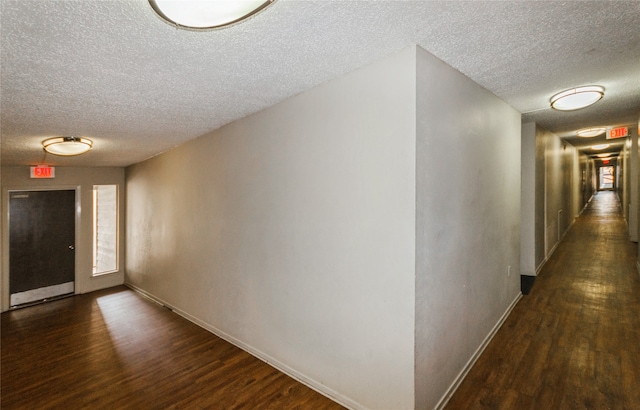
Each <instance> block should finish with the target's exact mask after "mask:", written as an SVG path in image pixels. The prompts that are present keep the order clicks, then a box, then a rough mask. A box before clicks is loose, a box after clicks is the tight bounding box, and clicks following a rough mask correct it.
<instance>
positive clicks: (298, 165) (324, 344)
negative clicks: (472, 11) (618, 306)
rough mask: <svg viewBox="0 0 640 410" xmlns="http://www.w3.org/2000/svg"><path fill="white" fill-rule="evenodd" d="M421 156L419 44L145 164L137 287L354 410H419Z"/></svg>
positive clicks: (140, 173)
mask: <svg viewBox="0 0 640 410" xmlns="http://www.w3.org/2000/svg"><path fill="white" fill-rule="evenodd" d="M415 150H416V146H415V49H414V48H410V49H406V50H404V51H402V52H401V53H399V54H397V55H395V56H392V57H390V58H387V59H384V60H382V61H379V62H377V63H375V64H373V65H370V66H368V67H365V68H363V69H360V70H357V71H355V72H352V73H350V74H347V75H345V76H343V77H340V78H338V79H336V80H333V81H331V82H328V83H325V84H323V85H321V86H319V87H317V88H314V89H312V90H310V91H307V92H305V93H303V94H301V95H298V96H296V97H294V98H291V99H289V100H286V101H284V102H282V103H280V104H277V105H276V106H273V107H271V108H269V109H267V110H265V111H262V112H260V113H257V114H254V115H251V116H249V117H247V118H245V119H242V120H240V121H237V122H235V123H232V124H230V125H228V126H226V127H224V128H222V129H219V130H217V131H215V132H212V133H211V134H209V135H206V136H204V137H201V138H198V139H196V140H194V141H191V142H189V143H187V144H185V145H183V146H181V147H178V148H177V149H174V150H172V151H169V152H167V153H165V154H162V155H160V156H157V157H155V158H153V159H151V160H148V161H146V162H144V163H141V164H138V165H135V166H132V167H130V168H128V169H127V195H128V201H127V227H128V229H127V282H128V283H130V284H131V285H133V286H135V287H137V288H139V289H141V290H143V291H145V292H147V293H149V294H151V295H153V296H154V297H156V298H157V299H159V300H162V301H164V302H165V303H167V304H168V305H170V306H172V307H174V308H175V309H177V311H179V312H181V313H182V314H184V315H186V316H188V317H190V318H192V320H194V321H196V322H198V323H200V324H202V325H203V326H205V327H206V328H208V329H210V330H212V331H214V332H216V333H218V334H220V335H222V336H224V337H226V338H227V339H228V340H231V341H233V342H234V343H236V344H238V345H240V346H242V347H244V348H245V349H247V350H249V351H250V352H252V353H254V354H256V355H257V356H259V357H262V358H264V359H266V360H268V361H269V362H270V363H272V364H274V365H275V366H276V367H279V368H281V369H283V370H285V371H286V372H287V373H289V374H292V375H294V376H296V377H298V378H300V379H302V380H304V381H305V382H307V383H309V384H311V385H312V386H314V387H315V388H316V389H318V390H321V391H323V392H324V393H326V394H328V395H330V396H331V397H333V398H334V399H337V400H338V401H340V402H342V403H344V404H346V405H348V406H350V407H353V408H369V409H397V410H401V409H410V408H413V405H414V401H413V399H414V391H413V388H414V356H413V353H414V319H415V318H414V298H415V200H416V198H415V185H416V181H415V161H416V159H415V158H416V153H415ZM514 264H515V262H514Z"/></svg>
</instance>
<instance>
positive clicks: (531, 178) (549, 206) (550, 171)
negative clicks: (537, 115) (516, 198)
mask: <svg viewBox="0 0 640 410" xmlns="http://www.w3.org/2000/svg"><path fill="white" fill-rule="evenodd" d="M522 144H523V145H522V156H523V158H522V172H523V174H522V175H523V180H522V181H523V186H522V205H521V206H522V209H523V210H525V212H523V219H522V230H521V232H522V236H523V237H522V249H521V253H522V258H521V269H522V272H523V274H524V275H530V276H533V275H535V274H537V272H538V271H539V270H540V268H541V267H542V266H543V265H544V263H545V262H546V260H547V259H548V258H549V256H551V254H552V253H553V251H554V249H555V247H556V246H557V245H558V243H559V242H560V240H561V239H562V237H563V236H564V234H566V232H567V231H568V230H569V228H570V227H571V226H572V225H573V222H574V221H575V218H577V217H578V215H580V212H581V211H582V209H583V208H584V205H586V203H587V201H588V200H589V199H590V198H591V194H592V193H593V178H592V175H593V174H592V173H593V172H595V171H594V166H593V161H592V160H590V159H588V158H587V157H586V156H585V155H583V154H580V153H579V151H578V150H577V149H576V148H575V147H574V146H572V145H571V144H569V143H567V142H564V141H563V140H562V139H561V138H560V137H558V136H557V135H555V134H553V133H552V132H549V131H547V130H545V129H544V128H542V127H540V126H538V125H537V124H535V123H526V124H523V125H522ZM532 155H535V159H532V158H531V156H532ZM532 167H533V169H532ZM583 176H584V179H583Z"/></svg>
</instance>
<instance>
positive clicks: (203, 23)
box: [149, 0, 275, 30]
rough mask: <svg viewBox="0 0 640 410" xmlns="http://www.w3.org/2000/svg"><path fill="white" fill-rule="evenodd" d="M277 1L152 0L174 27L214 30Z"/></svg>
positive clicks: (238, 20)
mask: <svg viewBox="0 0 640 410" xmlns="http://www.w3.org/2000/svg"><path fill="white" fill-rule="evenodd" d="M274 1H275V0H149V4H150V5H151V7H152V8H153V10H154V11H155V12H156V13H157V14H158V15H159V16H160V17H162V18H163V19H164V20H165V21H167V22H168V23H169V24H171V25H172V26H175V27H178V28H184V29H191V30H212V29H217V28H223V27H226V26H230V25H232V24H235V23H239V22H241V21H243V20H246V19H248V18H249V17H251V16H253V15H255V14H256V13H258V12H260V11H262V10H264V9H265V8H266V7H267V6H269V5H270V4H271V3H273V2H274Z"/></svg>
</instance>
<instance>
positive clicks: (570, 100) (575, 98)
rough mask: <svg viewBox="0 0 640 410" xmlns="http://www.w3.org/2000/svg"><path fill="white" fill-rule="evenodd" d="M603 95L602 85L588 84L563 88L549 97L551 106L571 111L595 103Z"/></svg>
mask: <svg viewBox="0 0 640 410" xmlns="http://www.w3.org/2000/svg"><path fill="white" fill-rule="evenodd" d="M603 96H604V87H601V86H599V85H589V86H586V87H576V88H572V89H570V90H565V91H563V92H561V93H558V94H556V95H554V96H553V97H551V100H550V102H551V108H553V109H556V110H559V111H573V110H579V109H580V108H584V107H588V106H590V105H591V104H595V103H597V102H598V101H600V99H601V98H602V97H603Z"/></svg>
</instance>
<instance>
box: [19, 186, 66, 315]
mask: <svg viewBox="0 0 640 410" xmlns="http://www.w3.org/2000/svg"><path fill="white" fill-rule="evenodd" d="M75 195H76V193H75V191H13V192H11V194H10V199H9V231H10V232H9V290H10V293H11V299H12V302H11V304H12V305H16V304H22V303H26V302H33V301H35V300H38V299H47V298H50V297H53V296H59V295H60V294H65V293H73V286H74V285H73V282H74V278H75ZM63 284H64V285H63ZM69 286H71V289H69ZM51 292H53V293H54V294H51ZM55 293H58V294H55ZM16 294H19V295H18V296H16ZM25 295H28V296H25ZM25 297H26V298H27V299H25ZM34 298H35V299H34ZM14 300H16V301H17V302H14Z"/></svg>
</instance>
